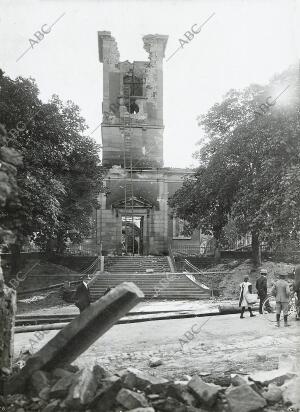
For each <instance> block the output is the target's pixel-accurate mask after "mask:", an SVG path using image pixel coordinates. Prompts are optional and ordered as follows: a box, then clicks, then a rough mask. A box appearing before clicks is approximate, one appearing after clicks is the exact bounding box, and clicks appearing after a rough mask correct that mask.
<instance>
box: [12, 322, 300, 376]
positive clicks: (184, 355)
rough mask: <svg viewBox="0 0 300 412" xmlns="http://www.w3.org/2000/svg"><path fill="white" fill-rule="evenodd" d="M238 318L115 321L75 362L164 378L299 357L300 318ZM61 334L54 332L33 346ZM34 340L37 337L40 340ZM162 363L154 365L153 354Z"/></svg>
mask: <svg viewBox="0 0 300 412" xmlns="http://www.w3.org/2000/svg"><path fill="white" fill-rule="evenodd" d="M248 316H249V315H248V314H247V317H246V318H245V319H242V320H241V319H239V315H226V316H216V317H202V318H193V319H180V320H163V321H156V322H145V323H135V324H126V325H116V326H114V327H113V328H112V329H111V330H110V331H109V332H107V333H106V334H105V336H103V337H102V338H100V339H99V340H98V341H97V342H96V343H95V344H94V345H92V346H91V347H90V348H89V349H88V350H87V351H86V352H85V353H84V354H83V355H81V356H80V357H79V358H78V359H77V361H76V362H75V363H77V364H78V365H81V366H83V365H87V364H89V365H93V364H94V363H95V362H98V363H100V364H102V365H103V366H105V367H107V368H108V369H110V370H111V371H114V370H120V369H121V368H126V367H128V366H135V367H138V368H139V369H141V370H151V371H152V373H154V374H156V373H158V374H160V375H162V376H165V377H172V378H180V377H182V376H183V375H184V374H190V375H191V374H194V373H204V374H205V373H208V374H214V375H215V374H218V373H224V372H227V373H234V372H242V373H246V372H250V371H253V370H271V369H275V368H277V366H278V361H279V358H281V360H284V357H286V356H287V355H288V356H293V357H298V359H299V357H300V350H299V349H300V347H299V346H300V340H299V334H300V322H296V321H295V320H293V319H292V320H291V322H290V323H291V326H290V327H288V328H284V327H281V328H279V329H278V328H276V327H275V323H274V322H273V321H272V322H271V321H269V320H266V319H265V317H264V316H261V315H257V316H256V317H254V318H249V317H248ZM55 333H57V332H56V331H49V332H48V333H47V334H46V335H45V336H44V337H43V338H42V339H41V340H40V341H38V343H37V344H36V345H34V350H37V349H38V348H39V347H40V346H43V345H44V344H45V343H46V341H47V340H49V339H50V338H51V337H52V336H54V335H55ZM33 337H34V334H33V333H26V334H17V335H16V336H15V352H16V354H17V353H19V351H20V349H21V347H29V346H30V343H29V340H30V338H33ZM35 340H38V339H36V338H35ZM153 356H155V357H159V358H160V359H162V361H163V364H162V365H161V366H159V367H158V368H155V369H153V368H150V367H149V365H148V361H149V359H150V358H151V357H153Z"/></svg>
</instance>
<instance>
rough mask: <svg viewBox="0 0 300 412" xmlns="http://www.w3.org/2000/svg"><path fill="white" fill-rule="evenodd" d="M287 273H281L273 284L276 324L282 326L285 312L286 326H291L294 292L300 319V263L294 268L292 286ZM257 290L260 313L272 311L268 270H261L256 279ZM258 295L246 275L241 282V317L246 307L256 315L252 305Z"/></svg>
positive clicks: (297, 314) (297, 316)
mask: <svg viewBox="0 0 300 412" xmlns="http://www.w3.org/2000/svg"><path fill="white" fill-rule="evenodd" d="M286 276H287V275H286V274H284V273H280V274H279V279H278V280H277V281H276V282H275V283H274V284H273V286H272V290H271V295H272V296H274V297H275V301H276V326H277V327H280V316H281V312H282V313H283V320H284V326H290V325H289V323H288V311H289V300H290V297H291V295H292V294H295V300H296V320H299V319H300V318H299V313H300V265H297V266H296V268H295V270H294V277H295V280H294V283H293V285H292V288H291V287H290V285H289V283H288V282H287V280H286ZM255 286H256V290H257V295H258V298H259V313H260V314H263V305H264V310H266V311H267V312H269V313H271V312H272V311H273V310H272V308H271V305H270V302H269V300H268V299H267V297H268V286H267V270H266V269H261V270H260V277H259V278H258V279H257V281H256V285H255ZM256 300H257V299H256V295H254V294H253V292H252V284H251V283H250V282H249V276H245V278H244V282H242V283H241V284H240V299H239V306H240V307H241V315H240V318H241V319H243V318H244V313H245V310H246V308H248V310H249V312H250V317H253V316H255V315H254V314H253V312H252V306H253V304H254V303H255V301H256Z"/></svg>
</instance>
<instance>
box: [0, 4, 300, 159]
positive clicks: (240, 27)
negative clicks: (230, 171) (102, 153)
mask: <svg viewBox="0 0 300 412" xmlns="http://www.w3.org/2000/svg"><path fill="white" fill-rule="evenodd" d="M0 5H1V6H0V67H1V68H2V69H3V70H4V71H5V72H6V74H7V75H9V76H10V77H12V78H15V77H16V76H19V75H21V76H24V77H29V76H31V77H33V78H35V79H36V81H37V84H38V86H39V89H40V92H41V99H42V100H43V101H47V100H48V99H49V98H50V96H51V95H52V94H53V93H56V94H58V95H59V96H60V98H61V99H62V100H68V99H71V100H73V101H74V102H75V103H76V104H78V105H79V106H80V108H81V110H82V115H83V117H84V118H85V119H86V121H87V124H88V126H89V127H90V130H89V132H92V131H93V130H94V129H95V127H96V126H97V125H98V124H99V122H100V121H101V115H100V113H101V101H102V64H100V62H99V60H98V45H97V31H100V30H109V31H111V33H112V35H113V36H114V37H115V39H116V41H117V42H118V46H119V51H120V55H121V60H130V61H133V60H147V53H146V52H145V51H144V49H143V42H142V37H143V35H145V34H155V33H159V34H166V35H168V36H169V41H168V44H167V48H166V58H168V57H169V56H170V55H171V54H172V53H173V52H174V51H175V50H176V49H177V48H178V47H179V46H180V44H179V39H180V38H181V39H184V33H185V32H186V31H188V30H190V28H191V26H192V25H194V24H198V25H200V24H202V23H203V22H204V21H205V20H206V19H207V18H208V17H209V16H211V15H212V14H213V13H215V14H214V15H213V16H212V17H211V19H210V20H209V21H208V22H207V23H206V24H205V25H204V26H203V27H202V30H201V32H200V33H199V34H197V35H196V36H195V37H194V39H193V40H191V41H190V42H189V44H185V45H184V47H183V48H181V49H180V50H179V51H178V52H177V53H176V54H175V55H174V56H173V57H172V58H171V59H170V60H168V61H167V62H166V61H165V62H164V124H165V133H164V151H165V155H164V157H165V165H166V166H177V167H186V166H190V165H192V163H193V162H194V161H193V159H192V153H193V152H194V151H195V150H196V148H197V146H196V143H197V141H198V140H199V139H200V138H201V130H200V128H199V127H198V126H197V121H196V118H197V116H198V115H199V114H203V113H205V112H206V111H207V110H208V109H209V107H210V106H212V105H213V104H214V103H215V102H216V101H220V99H221V98H222V96H223V95H224V94H225V93H226V91H227V90H229V89H230V88H244V87H246V86H247V85H249V84H250V83H261V84H264V83H266V82H267V81H268V80H269V79H270V77H272V76H273V74H275V73H279V72H281V71H283V70H284V69H286V68H287V67H288V66H289V65H291V64H293V63H295V62H296V61H297V59H299V58H300V1H299V0H285V1H276V0H270V1H264V0H260V1H258V0H257V1H255V0H247V1H243V0H236V1H231V0H223V1H213V0H210V1H202V0H190V1H189V0H185V1H184V0H181V1H178V0H173V1H171V0H157V1H156V0H153V1H151V0H139V1H126V0H123V1H112V0H110V1H109V0H107V1H106V0H102V1H101V0H98V1H96V0H95V1H93V0H92V1H89V0H85V1H83V0H82V1H79V0H75V1H66V0H64V1H51V0H40V1H34V0H20V1H18V0H0ZM59 18H60V19H59ZM57 19H59V20H58V21H57V22H56V24H55V25H54V26H53V27H52V30H51V32H50V33H49V34H47V35H46V36H45V37H44V39H43V40H42V41H40V42H39V43H38V44H34V45H33V48H31V49H30V50H29V51H28V52H27V53H26V54H25V55H24V56H23V57H22V58H20V59H19V60H18V61H17V59H18V58H19V57H20V56H21V55H22V53H23V52H25V51H26V50H27V49H28V48H29V47H30V43H29V39H30V38H32V39H34V33H35V32H36V31H38V30H40V29H41V27H42V26H43V25H44V24H46V25H48V26H50V25H51V24H53V23H54V22H55V21H56V20H57ZM48 26H44V28H45V29H47V27H48ZM93 137H95V139H96V140H97V141H98V142H100V141H101V129H100V128H99V129H98V130H97V131H95V132H94V133H93Z"/></svg>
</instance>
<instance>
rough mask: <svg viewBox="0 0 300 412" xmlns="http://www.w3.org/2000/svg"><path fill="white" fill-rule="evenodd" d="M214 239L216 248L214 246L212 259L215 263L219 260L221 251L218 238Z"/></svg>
mask: <svg viewBox="0 0 300 412" xmlns="http://www.w3.org/2000/svg"><path fill="white" fill-rule="evenodd" d="M215 240H216V248H215V253H214V260H215V263H220V261H221V251H220V241H219V239H215Z"/></svg>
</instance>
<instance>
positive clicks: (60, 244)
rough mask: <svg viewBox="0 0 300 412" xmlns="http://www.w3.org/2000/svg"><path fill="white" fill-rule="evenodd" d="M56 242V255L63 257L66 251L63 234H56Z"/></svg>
mask: <svg viewBox="0 0 300 412" xmlns="http://www.w3.org/2000/svg"><path fill="white" fill-rule="evenodd" d="M56 242H57V243H56V253H58V254H59V255H63V253H64V251H65V249H66V245H65V242H64V235H63V233H58V235H57V238H56Z"/></svg>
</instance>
